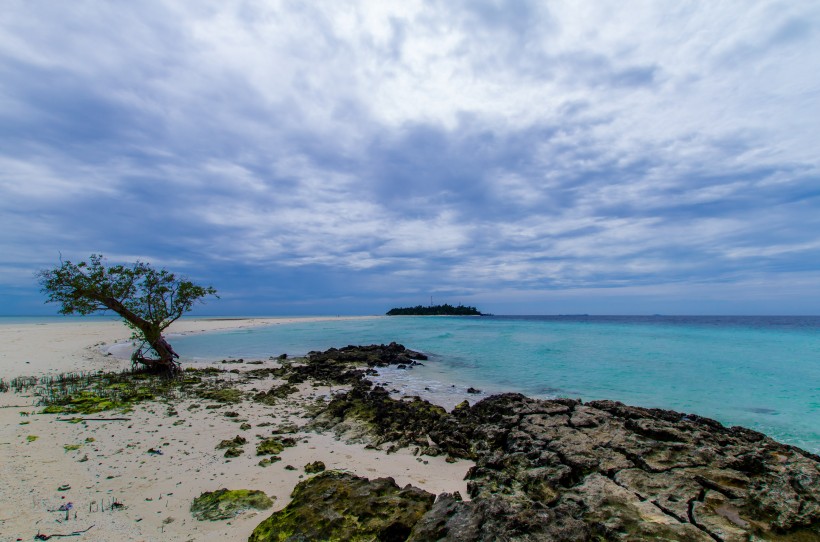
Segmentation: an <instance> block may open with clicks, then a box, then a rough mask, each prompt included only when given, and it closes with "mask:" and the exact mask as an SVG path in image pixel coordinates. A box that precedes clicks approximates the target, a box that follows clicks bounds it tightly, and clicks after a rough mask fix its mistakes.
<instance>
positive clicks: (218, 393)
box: [197, 388, 245, 403]
mask: <svg viewBox="0 0 820 542" xmlns="http://www.w3.org/2000/svg"><path fill="white" fill-rule="evenodd" d="M197 395H198V396H199V397H200V398H202V399H207V400H208V401H216V402H218V403H241V402H242V400H243V399H244V398H245V394H244V393H242V391H241V390H237V389H235V388H222V389H218V390H204V391H200V392H197Z"/></svg>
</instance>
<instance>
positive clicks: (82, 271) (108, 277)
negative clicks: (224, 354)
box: [37, 254, 216, 348]
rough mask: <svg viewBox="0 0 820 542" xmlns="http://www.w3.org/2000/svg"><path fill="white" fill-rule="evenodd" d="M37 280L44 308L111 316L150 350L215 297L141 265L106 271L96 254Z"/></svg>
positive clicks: (65, 264) (212, 292)
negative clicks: (176, 324)
mask: <svg viewBox="0 0 820 542" xmlns="http://www.w3.org/2000/svg"><path fill="white" fill-rule="evenodd" d="M37 277H38V280H39V283H40V286H41V290H42V292H43V293H44V294H46V295H47V296H48V299H47V302H51V303H59V304H60V313H61V314H81V315H88V314H93V313H96V312H105V311H108V310H112V311H114V312H116V313H117V314H118V315H120V316H121V317H122V318H123V320H124V321H125V323H126V325H128V326H129V327H130V328H131V329H133V330H134V333H135V337H137V338H141V339H144V340H145V341H146V342H147V343H148V344H149V345H150V346H151V347H152V348H154V344H155V343H156V342H157V341H158V340H159V339H160V338H161V336H162V331H163V330H165V329H166V328H167V327H168V326H170V325H171V324H172V323H173V322H174V321H176V320H178V319H179V318H180V317H181V316H182V315H183V314H185V313H186V312H188V311H190V310H191V308H193V306H194V304H195V303H197V302H199V301H201V300H202V299H203V298H205V297H207V296H209V295H213V296H216V290H215V289H214V288H212V287H210V286H208V287H203V286H198V285H196V284H194V283H193V282H191V281H189V280H184V279H181V278H179V277H177V276H176V275H175V274H174V273H171V272H169V271H167V270H165V269H154V268H153V267H151V266H150V265H149V264H147V263H143V262H140V261H137V262H136V263H134V264H131V265H110V266H108V265H106V264H105V262H104V260H103V256H102V255H101V254H92V255H91V257H90V258H89V261H88V262H80V263H77V264H75V263H72V262H70V261H65V262H62V263H61V264H60V265H59V266H58V267H54V268H51V269H44V270H41V271H40V272H39V273H37Z"/></svg>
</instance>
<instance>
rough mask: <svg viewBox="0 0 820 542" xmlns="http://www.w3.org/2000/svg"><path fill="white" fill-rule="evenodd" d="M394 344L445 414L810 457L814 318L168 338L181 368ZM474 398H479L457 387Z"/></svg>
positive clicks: (816, 342) (818, 447) (285, 328)
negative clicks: (510, 395)
mask: <svg viewBox="0 0 820 542" xmlns="http://www.w3.org/2000/svg"><path fill="white" fill-rule="evenodd" d="M391 341H396V342H399V343H402V344H404V345H405V346H407V347H408V348H413V349H415V350H420V351H423V352H425V353H427V354H428V355H429V356H430V360H429V361H427V362H426V363H425V365H424V366H423V367H417V368H414V369H412V370H409V371H405V370H399V369H389V370H386V371H383V373H382V376H381V377H380V381H381V382H384V383H386V385H387V387H388V388H389V389H392V390H396V391H398V392H400V393H403V394H411V395H415V394H419V395H421V396H423V397H426V398H430V399H432V400H436V401H438V402H439V403H442V404H444V405H445V406H453V405H455V404H456V403H457V402H459V401H461V400H463V399H464V398H468V399H471V402H472V401H475V400H477V399H479V398H480V397H482V396H486V395H488V394H490V393H494V392H500V391H516V392H521V393H524V394H527V395H530V396H533V397H542V398H550V397H573V398H581V399H583V400H585V401H587V400H593V399H614V400H618V401H622V402H624V403H628V404H633V405H639V406H645V407H659V408H667V409H673V410H677V411H681V412H687V413H695V414H699V415H702V416H707V417H710V418H714V419H717V420H719V421H721V422H722V423H724V424H726V425H742V426H746V427H750V428H752V429H755V430H758V431H761V432H763V433H766V434H768V435H770V436H772V437H774V438H776V439H777V440H780V441H782V442H786V443H789V444H794V445H796V446H799V447H801V448H804V449H807V450H809V451H812V452H815V453H819V452H820V317H728V316H725V317H714V316H708V317H707V316H702V317H693V316H686V317H680V316H678V317H670V316H650V317H637V316H521V317H515V316H493V317H376V318H373V319H363V320H344V319H339V320H331V321H322V322H312V323H306V322H301V323H293V324H279V325H274V326H270V327H262V328H251V329H242V330H234V331H229V332H221V333H212V334H205V335H188V336H183V337H177V338H175V339H174V340H173V344H174V347H175V348H176V349H177V351H178V352H180V353H181V354H182V355H183V357H184V358H188V359H189V360H191V361H195V360H219V359H223V358H246V359H249V358H261V359H265V358H268V357H269V356H276V355H279V354H281V353H287V354H289V355H291V356H296V355H302V354H305V353H307V352H308V351H310V350H323V349H326V348H329V347H340V346H345V345H348V344H371V343H387V342H391ZM470 386H472V387H475V388H478V389H481V390H482V394H481V395H479V396H476V395H469V394H467V393H466V389H467V388H468V387H470Z"/></svg>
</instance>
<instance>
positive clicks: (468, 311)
mask: <svg viewBox="0 0 820 542" xmlns="http://www.w3.org/2000/svg"><path fill="white" fill-rule="evenodd" d="M481 315H482V313H481V312H480V311H479V310H478V309H476V308H475V307H465V306H464V305H459V306H457V307H454V306H452V305H449V304H447V303H445V304H444V305H430V306H427V307H422V306H421V305H417V306H415V307H399V308H395V309H390V310H389V311H387V316H481Z"/></svg>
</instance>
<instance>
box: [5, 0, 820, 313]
mask: <svg viewBox="0 0 820 542" xmlns="http://www.w3.org/2000/svg"><path fill="white" fill-rule="evenodd" d="M37 6H38V5H37V4H36V3H26V2H18V3H12V4H10V5H9V6H7V7H6V9H5V14H4V18H3V21H2V22H0V77H2V79H3V81H4V85H3V87H2V88H0V121H1V122H0V210H2V216H0V229H1V230H0V231H2V233H0V251H2V253H3V254H4V257H3V260H2V261H0V267H2V268H3V269H6V270H11V269H13V270H16V271H14V272H11V271H7V272H6V273H4V274H3V276H1V277H0V292H2V291H3V289H4V288H11V287H12V286H11V285H14V288H20V287H22V286H21V285H22V284H23V283H24V282H25V281H23V280H22V279H21V278H20V277H21V276H23V275H25V273H23V274H22V275H21V274H20V273H21V272H22V271H21V270H25V269H27V268H31V269H36V268H38V267H40V266H43V265H47V264H49V263H53V261H54V259H55V257H56V254H57V253H58V251H62V252H63V253H64V254H70V255H71V257H72V258H74V259H77V258H82V257H85V256H87V255H88V254H89V253H91V252H104V253H108V254H110V255H113V257H116V258H117V259H123V260H127V259H129V258H130V257H131V256H133V255H141V257H143V259H149V260H152V261H156V262H170V263H169V264H168V265H171V264H173V267H178V268H180V269H181V270H182V271H184V272H186V273H188V274H189V275H191V276H196V277H201V278H202V279H203V280H205V281H207V282H209V283H215V284H216V285H218V286H219V287H220V289H222V290H223V292H226V296H225V299H232V300H234V301H232V302H231V303H232V304H231V305H230V306H231V307H232V308H233V309H235V310H239V308H238V307H239V306H240V305H239V303H240V301H239V300H244V302H246V303H252V302H253V303H256V304H257V305H258V306H264V302H265V301H264V300H265V299H268V300H269V301H270V303H271V304H272V305H271V306H276V307H287V304H288V303H292V304H293V306H297V305H298V304H299V303H300V300H304V299H308V298H309V299H317V300H318V299H321V298H326V299H331V300H335V301H333V303H336V305H334V306H339V307H346V306H347V307H352V306H354V305H352V304H349V303H351V302H350V301H349V300H350V299H351V298H355V299H357V301H356V304H355V306H356V307H358V308H359V309H361V307H364V306H368V305H367V304H366V302H364V301H362V299H365V298H366V299H372V300H381V301H379V302H384V301H383V300H385V299H389V298H390V296H391V295H392V294H393V293H396V292H401V293H402V295H407V296H410V297H412V296H413V295H421V296H422V297H424V298H426V295H427V292H430V291H436V292H446V293H447V294H448V295H450V294H452V295H454V296H457V295H465V296H466V295H470V296H474V297H473V299H478V300H480V299H481V296H488V297H487V299H491V298H492V299H495V294H493V292H498V291H504V292H507V293H509V295H510V298H511V299H519V297H518V296H517V295H514V294H513V293H511V292H516V291H519V290H520V291H522V292H533V291H543V292H546V293H545V294H544V295H547V296H548V295H553V294H554V293H555V292H559V291H563V290H571V291H573V292H585V293H588V292H591V291H594V289H595V288H608V289H611V288H617V289H619V291H622V292H629V291H630V290H629V288H632V287H634V288H642V289H643V290H641V291H643V292H651V291H654V290H652V288H653V287H654V286H653V285H659V288H666V286H664V285H668V284H677V285H689V286H690V287H691V288H692V291H693V292H700V293H701V294H702V293H703V292H706V291H707V290H706V289H701V288H696V287H695V286H693V285H697V284H702V283H704V282H706V283H708V282H709V281H712V282H713V283H716V284H724V283H727V282H728V283H731V284H737V289H738V290H737V291H741V290H742V288H744V287H746V286H748V285H749V284H752V283H753V282H754V281H762V282H763V283H766V282H769V283H772V284H774V283H778V282H779V281H781V280H784V279H783V277H786V276H789V277H792V278H793V277H794V276H795V275H794V274H799V273H810V272H811V270H812V269H813V268H816V266H817V264H820V249H818V246H817V244H816V242H815V240H814V235H813V232H816V231H818V227H820V224H818V218H816V217H817V216H820V214H818V212H817V211H818V201H820V200H818V190H817V186H818V181H819V180H820V164H818V157H817V153H816V150H815V146H816V145H815V143H814V141H815V139H816V133H815V132H816V126H817V121H818V120H820V119H818V118H817V114H816V113H814V111H815V110H816V107H815V103H816V101H817V96H818V92H820V76H818V75H817V74H818V73H820V65H818V63H819V62H820V60H819V57H818V55H817V54H816V53H815V52H814V51H816V50H820V34H818V32H816V31H814V30H813V29H814V28H816V27H817V25H816V24H812V23H820V9H818V8H817V6H815V5H814V3H811V2H793V3H790V4H789V5H787V6H786V5H783V4H782V3H779V2H760V3H756V4H754V5H749V4H746V3H743V2H723V3H719V4H709V5H700V4H683V5H679V6H677V5H676V6H668V5H661V4H657V3H652V2H639V3H633V4H629V5H623V4H619V3H615V2H601V3H597V4H595V5H579V4H577V3H575V2H569V1H567V2H553V3H550V4H548V5H547V4H544V3H543V2H531V1H524V0H521V1H516V2H512V3H505V4H503V5H502V4H500V3H498V2H495V1H492V0H481V1H477V2H476V1H470V2H467V1H464V2H461V1H459V2H420V1H407V2H382V3H378V5H375V4H374V5H368V6H364V5H361V4H356V3H349V2H331V1H329V0H328V1H324V2H315V3H310V4H297V3H293V2H289V1H285V0H282V1H275V2H238V1H237V2H231V1H228V2H222V1H220V2H216V1H214V2H198V3H195V4H179V3H172V2H165V1H162V0H152V1H149V2H142V3H138V4H127V5H119V4H116V5H114V4H112V5H105V6H99V5H97V4H96V3H92V2H72V3H71V4H59V5H54V6H50V7H49V10H48V12H47V13H44V12H43V11H42V9H38V7H37ZM807 276H808V275H807ZM279 280H281V281H285V282H286V283H287V284H288V286H287V287H278V286H272V285H271V284H270V283H271V281H279ZM21 281H22V282H21ZM809 282H810V281H809ZM743 285H746V286H743ZM748 287H749V288H751V286H748ZM815 290H816V288H815ZM15 291H17V290H15ZM32 291H33V290H32ZM749 291H750V292H752V291H754V292H755V295H757V294H758V293H759V292H760V289H755V290H751V289H750V290H749ZM250 292H257V295H253V294H252V293H250ZM31 295H32V299H33V298H34V297H36V296H35V294H33V293H32V294H31ZM579 295H580V294H579ZM624 295H626V294H624ZM704 295H705V294H704ZM266 296H267V297H266ZM683 297H685V296H677V297H675V296H672V297H667V298H665V299H668V300H669V301H668V302H669V303H673V301H672V299H673V298H674V299H677V300H678V301H676V302H677V303H682V301H681V299H683ZM573 299H576V300H579V299H581V298H580V297H575V298H573ZM619 299H621V301H619V303H621V305H620V306H622V307H625V308H628V303H627V302H626V301H624V300H625V299H626V297H621V298H619ZM317 302H318V301H317ZM579 302H580V301H579ZM731 302H732V301H731V300H727V301H726V303H727V306H731ZM346 303H348V305H346ZM373 303H376V301H373ZM477 303H478V302H477ZM260 304H261V305H260ZM478 304H480V303H478ZM521 306H522V307H523V306H524V305H521ZM679 306H684V305H679ZM687 306H688V305H687ZM800 306H801V307H804V306H805V305H804V304H801V305H800ZM819 306H820V305H819ZM259 310H263V309H259ZM282 310H286V309H282ZM328 310H330V309H328ZM658 310H660V309H658ZM664 312H668V311H664Z"/></svg>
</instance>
